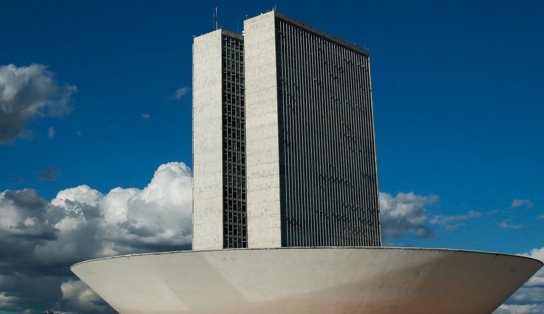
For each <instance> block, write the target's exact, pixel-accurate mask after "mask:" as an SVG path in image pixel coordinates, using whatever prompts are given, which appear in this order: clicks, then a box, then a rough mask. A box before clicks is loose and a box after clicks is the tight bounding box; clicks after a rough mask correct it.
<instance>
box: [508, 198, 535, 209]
mask: <svg viewBox="0 0 544 314" xmlns="http://www.w3.org/2000/svg"><path fill="white" fill-rule="evenodd" d="M518 207H526V208H532V207H533V202H531V200H521V199H515V200H513V201H512V208H518Z"/></svg>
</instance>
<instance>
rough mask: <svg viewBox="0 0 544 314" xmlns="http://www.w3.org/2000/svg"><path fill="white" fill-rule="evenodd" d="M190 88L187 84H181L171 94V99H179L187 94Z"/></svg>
mask: <svg viewBox="0 0 544 314" xmlns="http://www.w3.org/2000/svg"><path fill="white" fill-rule="evenodd" d="M190 90H191V88H190V87H188V86H182V87H180V88H178V89H176V91H175V92H174V95H172V97H171V98H172V99H181V98H182V97H183V96H185V95H187V94H188V93H189V91H190Z"/></svg>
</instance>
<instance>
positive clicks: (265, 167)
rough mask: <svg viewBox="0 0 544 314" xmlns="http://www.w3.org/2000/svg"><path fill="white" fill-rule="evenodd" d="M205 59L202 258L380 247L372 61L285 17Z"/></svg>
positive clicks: (201, 56) (265, 21)
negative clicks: (220, 253)
mask: <svg viewBox="0 0 544 314" xmlns="http://www.w3.org/2000/svg"><path fill="white" fill-rule="evenodd" d="M232 42H234V43H235V44H234V46H233V44H232ZM232 46H233V47H235V48H232V49H234V50H233V51H235V52H234V54H231V53H230V52H229V51H230V50H229V49H231V48H225V47H232ZM193 50H194V51H193V54H194V56H193V58H194V62H193V67H194V69H193V72H194V73H193V84H194V87H193V88H194V90H193V97H194V99H193V106H194V109H193V111H194V113H193V128H194V129H193V134H194V135H193V136H194V137H193V151H194V158H193V159H194V160H193V161H194V162H193V164H194V169H195V170H194V223H193V224H194V241H193V248H194V249H215V248H221V247H223V248H232V247H250V248H262V247H265V248H266V247H293V246H379V245H380V244H381V240H380V222H379V208H378V187H377V173H376V152H375V139H374V121H373V106H372V97H371V84H370V63H369V55H368V52H367V51H366V50H362V49H360V48H357V47H355V46H353V45H351V44H348V43H345V42H343V41H341V40H338V39H336V38H334V37H332V36H330V35H327V34H325V33H322V32H320V31H317V30H315V29H313V28H310V27H308V26H306V25H303V24H301V23H299V22H296V21H294V20H292V19H290V18H288V17H286V16H284V15H281V14H279V13H277V12H275V11H272V12H269V13H266V14H262V15H260V16H257V17H254V18H251V19H248V20H246V21H244V34H243V38H242V37H240V36H239V35H235V34H231V33H228V32H224V31H215V32H212V33H209V34H206V35H203V36H199V37H197V38H195V41H194V45H193ZM241 55H243V62H242V59H241V58H240V56H241ZM210 58H211V59H213V62H210ZM232 60H234V61H232ZM233 62H234V63H233ZM238 63H239V64H238ZM210 64H212V66H210ZM233 65H234V66H235V69H234V70H230V69H231V67H232V66H233ZM218 68H219V71H220V73H217V72H218V71H217V69H218ZM229 71H230V72H229ZM199 72H200V73H199ZM238 76H239V77H240V79H237V77H238ZM219 81H220V82H221V84H219V83H218V82H219ZM218 95H221V97H220V98H218V97H217V96H218ZM219 117H221V119H219ZM232 121H234V122H232ZM233 123H234V124H233ZM212 133H213V134H212ZM219 142H221V146H220V147H219V146H214V145H217V143H219ZM234 143H235V144H234ZM211 146H213V147H211ZM234 156H236V157H234ZM200 158H203V159H202V160H201V159H200ZM210 163H213V165H210ZM218 168H220V169H218ZM199 176H202V177H199ZM220 201H221V202H222V203H221V204H220ZM231 214H232V217H236V218H231ZM220 220H221V221H220Z"/></svg>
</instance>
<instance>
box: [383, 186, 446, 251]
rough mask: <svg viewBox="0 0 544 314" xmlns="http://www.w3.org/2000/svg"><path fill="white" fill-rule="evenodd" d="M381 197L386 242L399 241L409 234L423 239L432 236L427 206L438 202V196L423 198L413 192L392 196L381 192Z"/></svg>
mask: <svg viewBox="0 0 544 314" xmlns="http://www.w3.org/2000/svg"><path fill="white" fill-rule="evenodd" d="M379 197H380V214H381V222H382V236H383V240H384V242H388V241H393V240H397V239H400V238H402V237H404V236H406V235H408V234H413V235H415V236H417V237H421V238H425V237H430V236H432V234H433V231H432V229H431V227H430V226H429V222H428V216H427V212H426V211H427V210H426V206H428V205H431V204H433V203H434V202H436V201H437V199H438V198H437V197H436V196H434V195H430V196H422V195H416V194H414V193H412V192H410V193H398V194H397V195H396V196H392V195H391V194H388V193H382V192H380V194H379Z"/></svg>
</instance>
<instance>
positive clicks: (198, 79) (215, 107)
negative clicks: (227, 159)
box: [193, 30, 223, 250]
mask: <svg viewBox="0 0 544 314" xmlns="http://www.w3.org/2000/svg"><path fill="white" fill-rule="evenodd" d="M221 67H222V62H221V30H217V31H214V32H211V33H208V34H205V35H202V36H199V37H196V38H195V39H194V42H193V173H194V180H193V250H207V249H221V248H223V156H222V137H223V136H222V113H221V110H222V93H221V86H222V68H221Z"/></svg>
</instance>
